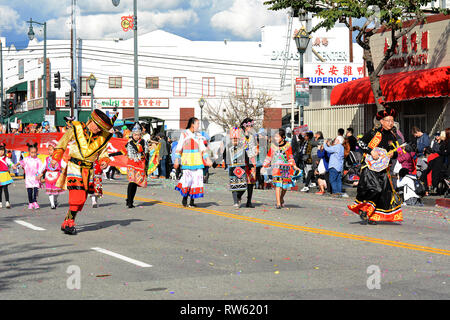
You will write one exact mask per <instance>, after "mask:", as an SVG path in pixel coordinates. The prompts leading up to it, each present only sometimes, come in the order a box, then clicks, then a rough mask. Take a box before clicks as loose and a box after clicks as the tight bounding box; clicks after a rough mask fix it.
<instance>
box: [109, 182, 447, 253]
mask: <svg viewBox="0 0 450 320" xmlns="http://www.w3.org/2000/svg"><path fill="white" fill-rule="evenodd" d="M103 193H104V194H105V195H109V196H113V197H119V198H124V199H126V197H127V196H126V195H123V194H119V193H114V192H107V191H104V192H103ZM136 200H138V201H144V202H152V203H155V204H159V205H162V206H166V207H172V208H178V209H185V210H191V211H196V212H201V213H206V214H211V215H215V216H220V217H225V218H230V219H235V220H241V221H247V222H253V223H259V224H262V225H266V226H273V227H278V228H283V229H290V230H297V231H304V232H310V233H315V234H320V235H326V236H331V237H338V238H344V239H351V240H357V241H363V242H370V243H376V244H381V245H385V246H390V247H397V248H403V249H409V250H415V251H423V252H429V253H435V254H440V255H446V256H450V250H444V249H437V248H431V247H425V246H420V245H415V244H411V243H404V242H399V241H392V240H384V239H378V238H372V237H366V236H358V235H354V234H350V233H343V232H336V231H331V230H325V229H317V228H310V227H304V226H298V225H294V224H289V223H283V222H277V221H271V220H265V219H259V218H253V217H246V216H241V215H237V214H232V213H228V212H222V211H216V210H211V209H206V208H198V207H197V208H185V207H183V206H182V205H179V204H175V203H171V202H163V201H158V200H152V199H147V198H140V197H136Z"/></svg>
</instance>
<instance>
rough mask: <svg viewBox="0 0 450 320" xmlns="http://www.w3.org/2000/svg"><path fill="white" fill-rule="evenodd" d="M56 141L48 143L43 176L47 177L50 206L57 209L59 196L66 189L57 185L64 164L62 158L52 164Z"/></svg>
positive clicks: (46, 185) (46, 188)
mask: <svg viewBox="0 0 450 320" xmlns="http://www.w3.org/2000/svg"><path fill="white" fill-rule="evenodd" d="M55 147H56V143H54V142H51V143H50V144H49V145H48V153H49V157H48V158H47V159H46V160H45V168H44V171H43V173H42V174H43V176H44V178H45V192H46V193H47V195H48V198H49V200H50V208H51V209H52V210H55V209H56V207H57V206H58V196H59V195H60V194H62V193H64V190H63V189H61V188H59V187H57V186H56V182H57V181H58V178H59V176H60V175H61V171H62V166H61V160H59V161H57V162H56V164H55V165H54V166H53V165H52V156H53V154H54V152H55Z"/></svg>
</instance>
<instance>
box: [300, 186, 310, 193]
mask: <svg viewBox="0 0 450 320" xmlns="http://www.w3.org/2000/svg"><path fill="white" fill-rule="evenodd" d="M300 191H301V192H308V191H309V188H308V187H304V188H303V189H302V190H300Z"/></svg>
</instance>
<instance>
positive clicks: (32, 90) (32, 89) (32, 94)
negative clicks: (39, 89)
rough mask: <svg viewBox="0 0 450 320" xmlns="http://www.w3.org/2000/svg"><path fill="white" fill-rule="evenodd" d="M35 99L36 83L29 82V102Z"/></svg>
mask: <svg viewBox="0 0 450 320" xmlns="http://www.w3.org/2000/svg"><path fill="white" fill-rule="evenodd" d="M35 98H36V82H35V81H30V100H33V99H35Z"/></svg>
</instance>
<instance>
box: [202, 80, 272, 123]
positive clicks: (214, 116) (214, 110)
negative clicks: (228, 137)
mask: <svg viewBox="0 0 450 320" xmlns="http://www.w3.org/2000/svg"><path fill="white" fill-rule="evenodd" d="M245 93H246V94H245ZM272 103H273V98H272V97H271V96H270V95H269V94H268V93H267V92H265V91H263V90H258V91H255V90H254V88H248V90H247V91H245V92H244V95H237V94H236V93H234V92H230V93H229V94H228V95H227V96H225V97H223V98H222V99H221V101H220V103H219V105H217V106H212V105H210V104H207V106H206V107H205V111H206V115H207V117H208V120H210V121H211V122H214V123H216V124H218V125H220V126H221V127H222V128H223V130H224V131H227V130H228V129H230V128H232V127H236V126H239V125H240V124H241V122H242V121H243V120H244V119H245V118H251V119H253V120H254V121H255V126H254V127H255V129H259V128H261V127H262V124H263V120H264V110H265V109H266V108H270V106H271V105H272Z"/></svg>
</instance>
